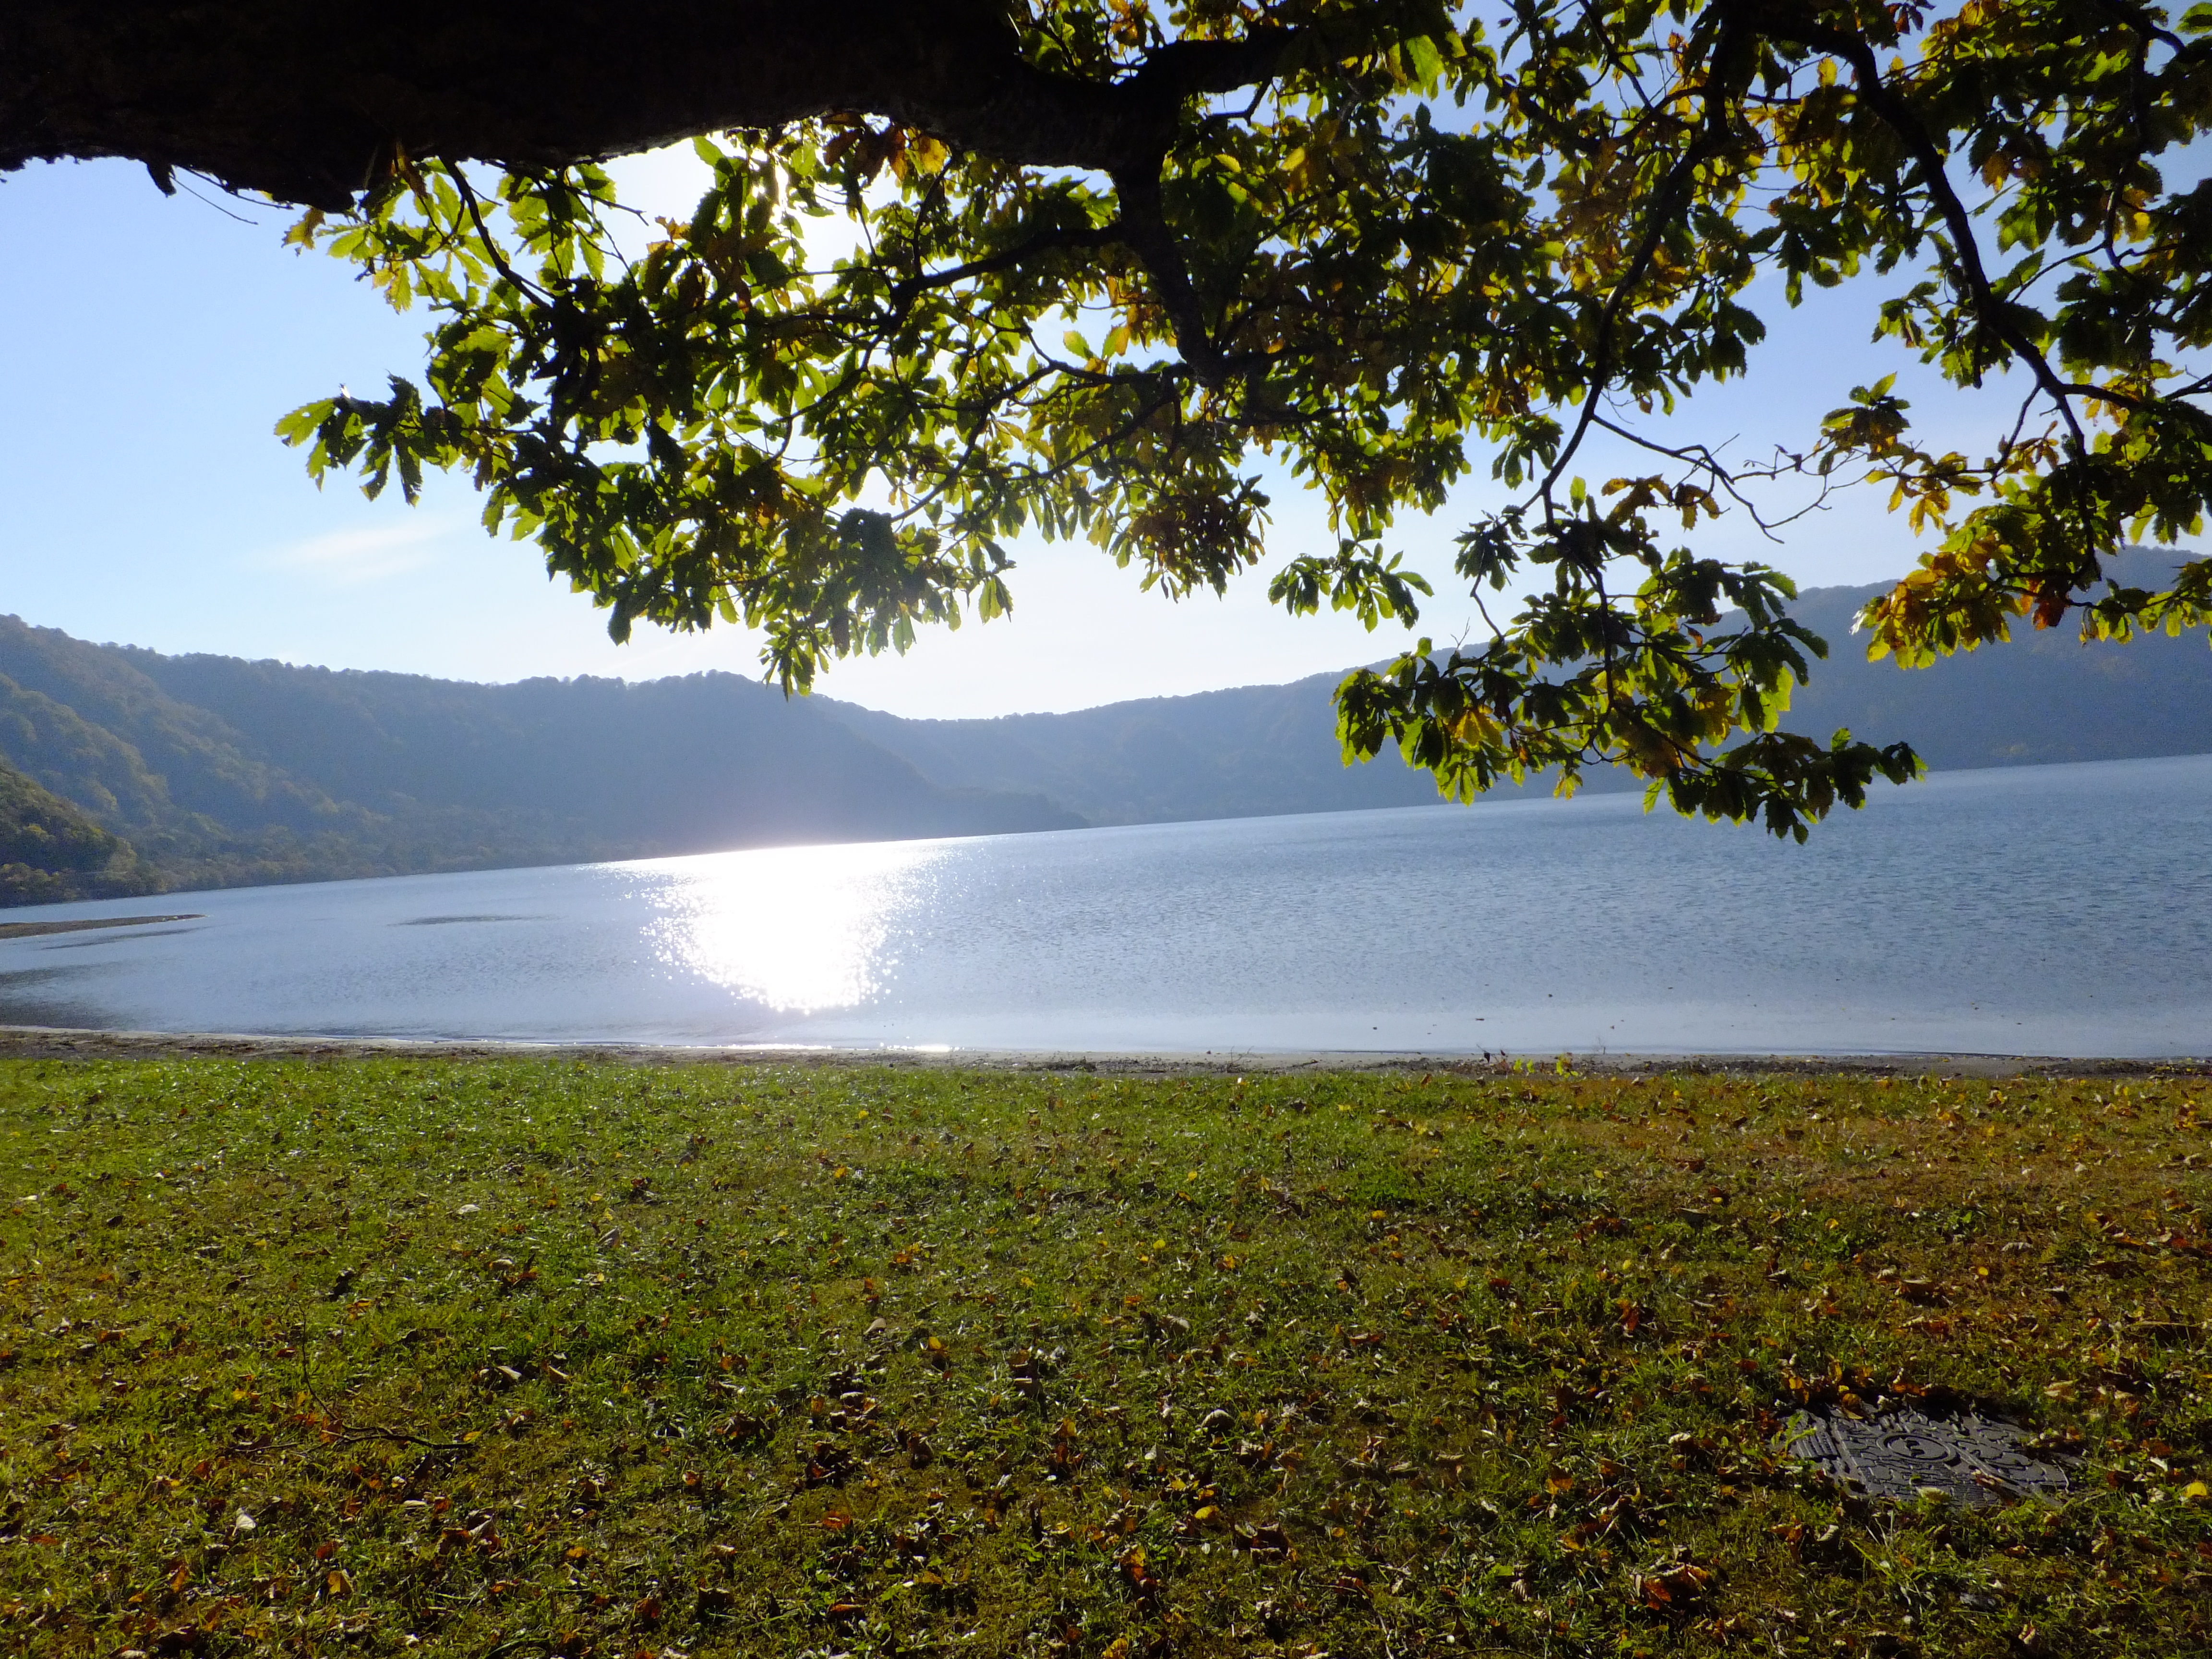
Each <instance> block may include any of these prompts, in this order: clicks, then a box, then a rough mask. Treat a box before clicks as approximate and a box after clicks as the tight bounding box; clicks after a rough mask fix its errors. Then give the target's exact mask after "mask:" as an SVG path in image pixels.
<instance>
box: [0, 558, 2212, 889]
mask: <svg viewBox="0 0 2212 1659" xmlns="http://www.w3.org/2000/svg"><path fill="white" fill-rule="evenodd" d="M2148 574H2155V573H2148ZM1881 591H1883V589H1882V588H1881V587H1874V586H1869V587H1833V588H1819V589H1812V590H1808V592H1805V593H1804V594H1803V595H1802V596H1801V599H1800V600H1799V602H1798V604H1797V605H1796V607H1795V611H1796V615H1797V616H1799V617H1801V618H1802V620H1803V621H1804V622H1805V623H1807V624H1808V626H1810V627H1811V628H1813V629H1814V631H1815V632H1817V633H1820V634H1821V635H1825V636H1826V639H1827V640H1828V641H1829V644H1830V647H1831V654H1830V656H1829V659H1828V660H1827V661H1826V662H1824V663H1818V664H1815V665H1814V677H1813V681H1812V683H1811V684H1809V685H1808V686H1805V687H1802V688H1800V689H1799V690H1798V692H1797V694H1796V702H1795V708H1793V710H1792V712H1791V714H1790V716H1789V724H1790V726H1792V727H1793V728H1794V729H1796V730H1799V731H1803V732H1812V733H1814V734H1817V735H1819V736H1820V737H1823V738H1825V737H1826V735H1827V734H1828V733H1829V732H1831V731H1832V730H1833V729H1835V728H1836V727H1837V726H1849V727H1850V728H1851V729H1852V731H1854V732H1857V734H1858V735H1859V736H1861V737H1863V738H1869V739H1872V740H1875V741H1878V742H1888V741H1890V740H1892V739H1893V738H1900V737H1901V738H1906V739H1907V740H1909V741H1911V743H1912V744H1914V745H1915V746H1916V747H1917V748H1918V749H1919V750H1920V751H1921V753H1922V754H1923V756H1924V757H1926V758H1927V759H1928V761H1929V764H1930V765H1931V766H1934V767H1936V768H1937V769H1952V768H1965V767H1977V766H2002V765H2012V764H2021V763H2030V762H2038V761H2066V760H2097V759H2114V758H2120V757H2131V756H2151V755H2172V754H2193V753H2202V752H2212V651H2208V650H2207V649H2206V647H2205V643H2204V641H2203V639H2202V638H2201V637H2197V636H2185V637H2183V638H2179V639H2168V638H2164V637H2158V638H2153V639H2148V640H2142V641H2137V642H2136V643H2134V644H2131V645H2127V646H2114V645H2100V646H2087V647H2085V646H2083V645H2081V644H2080V643H2079V642H2078V641H2077V639H2076V638H2075V635H2074V634H2073V632H2072V630H2071V629H2065V630H2059V631H2055V632H2051V633H2044V634H2036V633H2033V632H2032V631H2029V630H2026V629H2023V630H2022V637H2021V638H2020V639H2018V640H2016V641H2015V642H2014V643H2013V644H2011V645H2009V646H2006V647H1997V648H1994V649H1989V650H1984V651H1980V652H1977V653H1972V654H1971V655H1967V656H1961V657H1954V658H1951V659H1946V660H1945V661H1942V662H1940V663H1938V664H1936V665H1935V666H1934V667H1932V668H1929V669H1925V670H1920V671H1912V672H1906V671H1902V670H1899V668H1897V667H1896V666H1895V665H1893V664H1891V663H1887V662H1884V663H1869V662H1868V661H1867V660H1866V659H1865V657H1864V654H1863V650H1862V648H1861V643H1860V641H1858V640H1857V639H1856V638H1854V637H1853V636H1852V635H1851V632H1850V623H1851V618H1852V617H1853V615H1854V614H1855V613H1856V612H1857V610H1858V608H1859V607H1860V606H1861V605H1863V604H1864V603H1865V601H1866V599H1868V598H1869V597H1870V596H1872V595H1873V594H1874V593H1875V592H1881ZM1725 625H1726V624H1725V623H1723V626H1725ZM1339 678H1340V676H1339V675H1336V674H1320V675H1315V676H1312V677H1310V678H1306V679H1302V680H1297V681H1295V682H1292V683H1291V684H1285V685H1261V686H1247V687H1243V688H1239V689H1236V690H1224V691H1211V692H1205V693H1201V694H1199V695H1197V696H1183V697H1159V698H1148V699H1143V700H1139V701H1135V702H1121V703H1113V704H1109V705H1107V706H1106V707H1103V708H1091V709H1085V710H1081V711H1079V712H1076V713H1073V714H1015V715H1007V716H1005V717H1002V718H1000V719H996V720H904V719H901V718H899V717H897V716H895V715H890V714H879V713H877V712H875V711H873V710H870V709H866V708H858V707H855V706H854V705H852V704H849V703H842V702H836V701H833V700H831V699H829V698H827V697H819V696H817V697H811V698H796V699H789V700H787V699H786V698H785V697H784V696H782V695H781V693H780V692H778V691H776V690H773V689H771V688H769V687H767V686H764V685H762V684H758V683H757V682H756V681H752V680H750V679H744V678H738V677H737V676H734V675H729V674H701V675H693V676H690V677H688V678H678V679H665V680H654V681H647V682H644V683H641V684H629V683H626V682H623V681H619V680H601V679H574V680H550V679H538V680H525V681H522V682H520V683H519V684H510V685H483V684H471V683H468V682H463V681H452V680H435V679H429V678H423V677H422V676H418V675H408V674H388V673H373V672H363V671H352V670H348V671H331V670H329V669H322V668H297V667H293V666H290V665H286V664H283V663H277V662H247V661H244V660H241V659H237V658H234V657H216V656H205V655H192V656H177V657H171V656H163V655H161V654H160V653H155V652H152V651H146V650H142V649H138V648H136V647H121V646H105V645H89V644H87V643H85V642H84V641H80V640H76V639H72V638H71V637H70V635H66V634H64V633H61V632H59V631H58V630H57V629H41V628H33V627H29V626H27V625H26V624H24V623H21V622H20V621H17V620H16V619H15V618H13V617H6V618H0V866H7V868H6V869H0V903H9V902H12V903H23V902H37V901H38V900H40V899H46V898H59V897H68V896H96V895H98V894H101V893H106V892H118V893H120V892H126V891H147V890H161V889H163V888H167V889H176V888H181V887H194V886H219V885H233V884H242V883H252V882H270V881H296V880H312V879H322V878H334V877H343V876H372V875H391V874H399V873H404V872H420V871H433V870H446V869H461V868H483V867H488V866H499V865H525V864H543V863H559V862H568V861H572V860H592V859H610V858H637V857H650V856H654V855H659V854H676V853H690V852H704V851H709V850H715V849H719V848H733V847H744V846H763V845H771V844H777V843H783V842H834V841H859V840H880V839H893V838H903V837H912V836H945V835H978V834H989V833H994V832H1000V831H1008V830H1024V829H1060V828H1071V827H1074V826H1077V825H1079V824H1082V823H1146V822H1158V821H1164V820H1170V819H1188V818H1207V817H1249V816H1260V815H1267V814H1271V813H1280V812H1312V811H1336V810H1342V809H1349V808H1359V807H1376V806H1408V805H1423V804H1426V803H1429V802H1432V801H1434V800H1435V799H1436V793H1435V789H1434V787H1433V786H1432V784H1431V781H1429V779H1428V777H1427V775H1425V774H1424V773H1418V772H1414V771H1412V770H1410V769H1407V767H1405V766H1404V765H1403V764H1402V763H1400V762H1399V761H1398V760H1397V759H1396V758H1395V757H1393V756H1390V755H1388V754H1386V755H1385V756H1384V757H1382V758H1380V759H1377V760H1376V761H1375V762H1373V763H1370V764H1367V765H1365V766H1357V767H1351V768H1346V767H1345V766H1344V765H1343V764H1342V763H1341V762H1340V755H1339V750H1338V745H1337V741H1336V737H1335V720H1334V709H1333V707H1332V705H1331V702H1330V693H1331V691H1332V690H1333V689H1334V686H1335V684H1336V683H1337V681H1338V679H1339ZM7 769H13V772H14V774H15V775H20V780H19V781H10V775H9V771H8V770H7ZM1531 787H1539V788H1541V787H1544V786H1543V785H1542V784H1541V782H1539V783H1537V784H1534V785H1532V786H1531ZM1590 787H1595V788H1607V787H1633V786H1632V781H1630V780H1627V779H1625V778H1619V777H1613V776H1599V777H1596V778H1593V779H1592V780H1591V784H1590ZM103 838H104V839H103ZM41 858H43V859H44V860H46V861H45V862H43V863H41V862H40V859H41ZM9 870H14V871H15V874H13V875H10V874H9V873H8V871H9Z"/></svg>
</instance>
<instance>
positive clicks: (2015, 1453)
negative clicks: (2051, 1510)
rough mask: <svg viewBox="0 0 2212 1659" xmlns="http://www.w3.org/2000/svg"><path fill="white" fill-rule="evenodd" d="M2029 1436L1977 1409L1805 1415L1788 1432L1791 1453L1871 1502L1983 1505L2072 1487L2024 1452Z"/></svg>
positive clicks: (2059, 1472) (2058, 1470)
mask: <svg viewBox="0 0 2212 1659" xmlns="http://www.w3.org/2000/svg"><path fill="white" fill-rule="evenodd" d="M2025 1437H2026V1431H2024V1430H2022V1429H2021V1428H2019V1427H2018V1426H2016V1425H2014V1424H2010V1423H2004V1422H2000V1421H1998V1420H1997V1419H1995V1418H1989V1417H1980V1416H1977V1415H1975V1414H1974V1413H1972V1412H1961V1413H1958V1414H1957V1415H1955V1416H1943V1417H1930V1416H1929V1415H1928V1414H1927V1413H1924V1412H1920V1411H1917V1410H1911V1409H1906V1410H1903V1411H1893V1412H1885V1413H1882V1414H1881V1415H1880V1416H1878V1417H1870V1418H1868V1419H1864V1420H1861V1419H1857V1418H1850V1417H1845V1416H1844V1415H1842V1414H1841V1413H1836V1414H1834V1415H1826V1414H1822V1413H1814V1412H1800V1413H1797V1415H1796V1416H1795V1417H1793V1418H1791V1419H1790V1426H1789V1427H1788V1428H1787V1429H1786V1430H1784V1433H1783V1441H1784V1445H1785V1446H1786V1447H1787V1449H1789V1451H1790V1455H1792V1456H1796V1457H1802V1458H1805V1459H1808V1460H1809V1461H1810V1462H1815V1463H1818V1464H1819V1465H1820V1467H1821V1468H1823V1469H1824V1470H1826V1472H1827V1474H1829V1476H1830V1477H1831V1478H1832V1479H1833V1480H1838V1481H1839V1482H1842V1483H1844V1484H1845V1485H1848V1486H1855V1487H1857V1489H1858V1490H1859V1491H1860V1492H1863V1493H1865V1494H1866V1495H1867V1496H1868V1497H1869V1498H1917V1497H1920V1496H1922V1495H1923V1494H1927V1493H1930V1492H1941V1493H1942V1494H1943V1495H1944V1496H1945V1497H1947V1498H1950V1499H1952V1500H1953V1501H1954V1502H1955V1503H1960V1504H1974V1505H1977V1506H1983V1505H1987V1504H1996V1503H2001V1502H2002V1501H2003V1500H2004V1499H2005V1498H2026V1497H2028V1496H2031V1495H2034V1496H2052V1495H2055V1494H2057V1493H2059V1492H2064V1491H2065V1490H2066V1471H2065V1470H2063V1469H2062V1468H2059V1467H2058V1466H2057V1464H2056V1463H2052V1462H2046V1461H2045V1460H2044V1459H2042V1458H2039V1457H2038V1456H2036V1455H2034V1454H2033V1453H2032V1452H2028V1451H2024V1450H2022V1449H2021V1440H2022V1439H2023V1438H2025Z"/></svg>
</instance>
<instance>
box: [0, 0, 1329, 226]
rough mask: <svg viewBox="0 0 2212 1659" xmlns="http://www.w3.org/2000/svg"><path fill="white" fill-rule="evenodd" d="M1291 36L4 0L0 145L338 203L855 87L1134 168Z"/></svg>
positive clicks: (793, 110)
mask: <svg viewBox="0 0 2212 1659" xmlns="http://www.w3.org/2000/svg"><path fill="white" fill-rule="evenodd" d="M1294 44H1295V37H1294V36H1292V35H1291V33H1287V32H1285V31H1281V30H1263V31H1260V32H1258V33H1255V35H1253V36H1252V37H1251V38H1249V39H1248V40H1238V41H1189V42H1178V43H1176V44H1174V45H1171V46H1166V47H1164V48H1162V49H1161V50H1159V51H1158V52H1155V53H1153V54H1152V58H1149V59H1147V60H1146V63H1144V64H1142V65H1140V66H1139V69H1138V70H1137V71H1136V72H1135V73H1134V74H1133V75H1130V76H1127V77H1125V78H1124V79H1123V80H1121V81H1120V82H1113V83H1110V84H1109V83H1106V82H1084V81H1075V80H1068V79H1061V78H1055V77H1054V76H1047V75H1044V74H1042V73H1040V72H1039V71H1037V70H1035V69H1034V68H1032V67H1030V65H1029V64H1027V63H1025V62H1024V60H1023V59H1022V58H1021V56H1020V54H1019V52H1018V49H1017V48H1018V42H1017V40H1016V37H1015V34H1014V32H1013V29H1012V25H1011V23H1010V22H1009V21H1008V17H1007V14H1006V9H1005V8H1004V7H1003V6H1002V5H1000V4H997V3H994V0H936V3H933V4H929V5H916V4H914V3H911V0H715V3H713V4H705V5H702V4H699V3H696V0H621V3H614V0H527V3H526V0H439V3H430V0H392V3H390V4H386V5H380V6H375V7H368V6H361V5H349V4H344V3H328V4H320V5H316V4H307V3H302V0H199V3H192V0H182V3H179V0H9V3H8V4H6V5H4V6H0V169H5V168H9V167H20V166H21V165H22V164H23V163H25V162H26V161H33V160H38V159H59V158H63V157H77V158H91V157H95V156H127V157H129V158H131V159H133V160H136V161H143V162H144V163H146V164H147V166H148V167H149V168H150V169H152V170H153V172H154V173H155V177H156V178H157V179H160V178H163V177H166V176H167V175H168V173H171V172H172V171H173V170H175V169H179V168H184V169H191V170H192V171H195V172H199V173H207V174H210V175H211V176H213V177H215V178H216V179H222V180H223V181H224V182H225V183H227V184H230V185H237V186H240V187H244V188H249V189H254V190H259V191H266V192H268V193H269V194H270V195H272V196H275V197H279V198H281V199H283V200H287V201H295V202H302V203H307V204H313V205H316V206H319V207H324V208H327V209H331V210H339V209H343V208H344V207H346V206H348V205H349V204H350V203H351V201H352V199H353V197H354V196H355V195H356V193H357V192H358V191H361V190H362V189H363V188H365V187H366V186H367V185H368V184H369V183H370V182H371V181H372V179H374V178H375V177H377V176H378V175H379V174H380V173H381V172H382V170H383V169H384V168H385V167H387V166H388V165H389V162H390V161H391V158H392V156H393V155H395V154H398V153H404V154H408V155H446V156H450V157H453V158H454V159H456V160H463V161H489V162H494V163H511V164H514V165H519V166H535V167H545V166H552V165H558V164H561V163H564V162H571V161H582V160H587V159H597V158H601V157H605V156H609V155H624V154H629V153H632V152H635V151H638V150H641V149H651V148H653V147H654V146H655V145H659V144H664V143H671V142H673V141H675V140H678V139H680V138H684V137H690V136H692V135H694V134H697V133H702V132H710V131H719V130H721V129H724V128H728V127H765V126H774V125H780V124H781V123H784V122H788V121H794V120H799V119H801V118H805V117H808V116H814V115H820V114H824V113H827V112H830V111H835V110H850V111H858V112H866V113H870V114H873V115H878V116H881V117H884V118H888V119H890V120H892V121H895V122H897V123H898V124H900V125H904V126H909V127H913V128H915V129H917V130H919V131H925V132H928V133H931V134H933V135H934V136H936V137H939V138H942V139H944V140H945V141H946V142H947V143H952V144H954V145H956V146H957V147H959V148H962V149H969V150H972V151H975V152H977V153H979V154H982V155H992V156H996V157H998V158H1000V159H1002V160H1006V161H1017V162H1023V163H1027V164H1032V165H1036V166H1044V167H1091V168H1096V169H1097V170H1099V171H1101V172H1113V171H1115V170H1117V169H1131V168H1136V169H1139V170H1141V169H1142V167H1143V165H1144V163H1145V162H1146V161H1147V160H1151V161H1154V162H1155V163H1156V162H1157V158H1158V156H1159V155H1161V154H1163V153H1164V150H1165V149H1166V148H1167V145H1168V143H1169V142H1170V138H1171V137H1172V136H1173V132H1174V125H1175V123H1176V120H1177V119H1179V118H1180V113H1181V108H1182V102H1183V100H1186V99H1188V98H1189V97H1192V96H1194V95H1198V94H1204V93H1208V92H1221V91H1228V90H1232V89H1234V88H1237V87H1242V86H1247V85H1250V84H1253V83H1254V82H1255V81H1260V80H1264V79H1266V78H1267V77H1268V76H1271V75H1273V73H1275V72H1276V70H1277V68H1278V66H1279V65H1280V64H1282V63H1283V62H1285V60H1286V57H1287V54H1288V52H1290V50H1291V47H1292V46H1294Z"/></svg>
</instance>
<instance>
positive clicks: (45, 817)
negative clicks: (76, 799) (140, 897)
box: [0, 766, 155, 904]
mask: <svg viewBox="0 0 2212 1659" xmlns="http://www.w3.org/2000/svg"><path fill="white" fill-rule="evenodd" d="M154 886H155V877H154V875H153V873H152V872H150V871H148V870H146V869H144V868H143V866H141V865H140V864H139V861H138V855H137V852H136V851H134V850H133V849H132V848H131V843H130V842H127V841H124V840H122V839H120V838H119V837H118V836H112V835H110V834H108V832H107V831H106V830H105V829H101V828H100V826H99V825H98V824H97V823H94V822H93V821H92V819H91V818H89V817H87V816H86V815H85V814H84V813H83V812H82V811H80V810H79V809H78V808H77V807H76V806H75V805H71V804H70V802H68V801H66V800H64V799H61V797H60V796H58V795H56V794H53V793H51V792H50V791H48V790H46V789H43V788H41V787H39V785H38V784H36V783H35V782H33V781H32V780H30V779H29V778H27V777H25V776H24V775H22V774H21V772H18V771H16V770H15V769H14V768H13V767H4V766H0V904H46V903H51V902H54V901H56V900H59V899H77V898H115V897H121V896H125V895H127V894H131V893H144V892H149V891H152V890H153V889H154Z"/></svg>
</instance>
